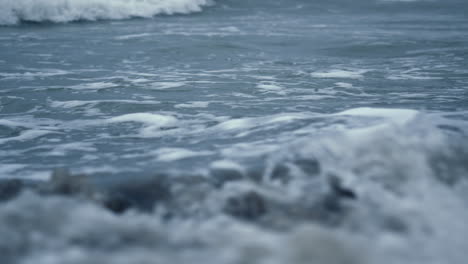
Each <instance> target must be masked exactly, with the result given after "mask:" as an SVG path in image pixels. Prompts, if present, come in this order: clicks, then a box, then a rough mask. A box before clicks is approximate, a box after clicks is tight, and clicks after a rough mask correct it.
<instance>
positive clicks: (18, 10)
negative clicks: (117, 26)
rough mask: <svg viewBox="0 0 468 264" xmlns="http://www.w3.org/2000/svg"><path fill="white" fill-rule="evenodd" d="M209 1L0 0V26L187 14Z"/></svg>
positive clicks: (199, 9)
mask: <svg viewBox="0 0 468 264" xmlns="http://www.w3.org/2000/svg"><path fill="white" fill-rule="evenodd" d="M211 3H212V0H0V5H1V8H0V25H14V24H18V23H20V22H21V21H30V22H54V23H65V22H71V21H80V20H88V21H94V20H101V19H127V18H131V17H152V16H155V15H158V14H165V15H171V14H188V13H192V12H199V11H201V10H202V7H203V6H206V5H209V4H211Z"/></svg>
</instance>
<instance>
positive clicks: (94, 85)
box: [68, 82, 117, 90]
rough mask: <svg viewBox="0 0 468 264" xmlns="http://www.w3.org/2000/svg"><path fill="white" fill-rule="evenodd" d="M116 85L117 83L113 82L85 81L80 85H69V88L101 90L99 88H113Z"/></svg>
mask: <svg viewBox="0 0 468 264" xmlns="http://www.w3.org/2000/svg"><path fill="white" fill-rule="evenodd" d="M116 86H117V84H115V83H111V82H94V83H84V84H79V85H73V86H69V87H68V88H69V89H76V90H81V89H89V90H99V89H107V88H112V87H116Z"/></svg>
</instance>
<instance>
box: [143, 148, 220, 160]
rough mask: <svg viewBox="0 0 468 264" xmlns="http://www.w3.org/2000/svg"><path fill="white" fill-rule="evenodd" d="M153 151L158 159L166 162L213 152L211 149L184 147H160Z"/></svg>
mask: <svg viewBox="0 0 468 264" xmlns="http://www.w3.org/2000/svg"><path fill="white" fill-rule="evenodd" d="M152 153H153V154H156V156H157V157H156V159H157V160H159V161H166V162H170V161H175V160H181V159H186V158H190V157H198V156H207V155H211V154H213V153H212V152H210V151H192V150H189V149H184V148H160V149H158V150H156V151H154V152H152Z"/></svg>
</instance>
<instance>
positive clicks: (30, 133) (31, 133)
mask: <svg viewBox="0 0 468 264" xmlns="http://www.w3.org/2000/svg"><path fill="white" fill-rule="evenodd" d="M50 133H56V132H53V131H49V130H40V129H31V130H25V131H23V132H22V133H21V134H20V135H19V136H16V137H8V138H1V139H0V144H4V143H6V142H9V141H26V140H30V139H35V138H38V137H41V136H43V135H46V134H50Z"/></svg>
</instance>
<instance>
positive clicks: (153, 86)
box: [150, 82, 185, 90]
mask: <svg viewBox="0 0 468 264" xmlns="http://www.w3.org/2000/svg"><path fill="white" fill-rule="evenodd" d="M184 85H185V83H184V82H155V83H152V84H151V86H150V88H151V89H156V90H164V89H171V88H177V87H181V86H184Z"/></svg>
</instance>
